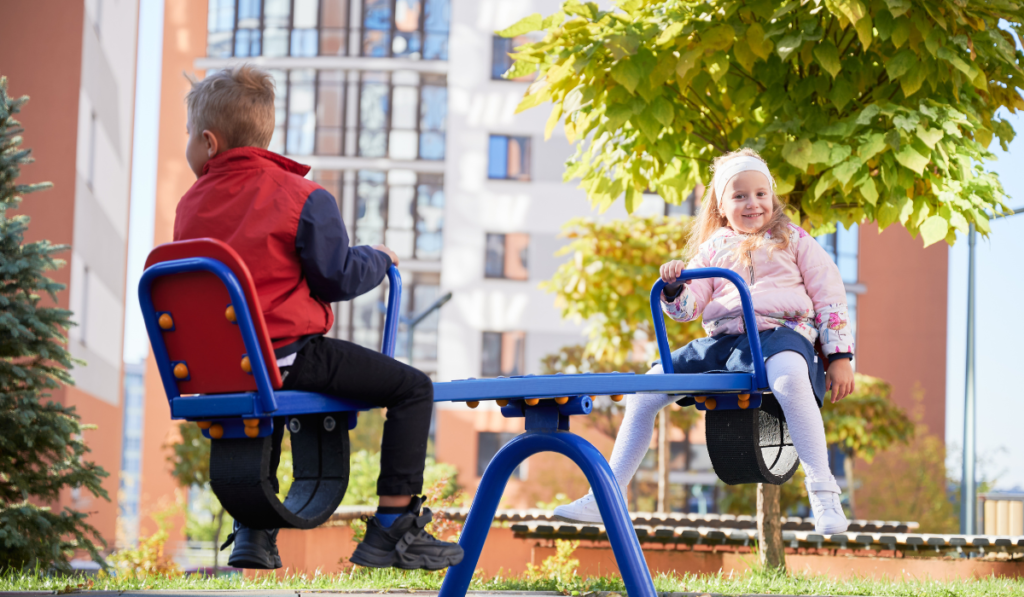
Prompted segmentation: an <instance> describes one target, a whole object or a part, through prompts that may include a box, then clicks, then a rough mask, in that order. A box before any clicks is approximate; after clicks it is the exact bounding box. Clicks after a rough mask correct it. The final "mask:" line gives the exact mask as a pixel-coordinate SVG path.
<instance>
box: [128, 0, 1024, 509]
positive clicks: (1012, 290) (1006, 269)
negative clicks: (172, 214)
mask: <svg viewBox="0 0 1024 597" xmlns="http://www.w3.org/2000/svg"><path fill="white" fill-rule="evenodd" d="M163 13H164V0H149V1H147V2H142V3H140V14H139V37H138V39H139V50H138V51H139V56H138V66H137V73H136V77H137V79H136V80H137V88H136V96H135V132H134V145H133V158H132V189H131V192H132V197H131V218H130V222H129V237H128V284H127V288H128V292H127V297H126V312H125V342H124V360H125V362H128V363H138V362H141V361H143V360H144V359H145V358H146V355H147V354H148V352H149V341H148V339H147V338H146V332H145V325H144V324H143V322H142V316H141V313H140V311H139V302H138V295H137V294H136V289H137V288H138V281H139V277H140V276H141V274H142V269H143V264H144V262H145V259H146V255H148V253H149V250H150V248H151V247H152V246H153V218H154V213H155V194H156V160H157V135H158V115H159V110H160V76H161V48H162V46H163ZM1004 116H1005V117H1006V118H1007V119H1008V120H1009V121H1010V123H1011V124H1012V125H1013V128H1014V130H1016V131H1018V132H1019V136H1018V138H1017V140H1016V141H1014V142H1013V143H1012V144H1011V146H1010V148H1009V151H1008V152H1003V151H1002V150H1001V149H999V148H998V145H997V144H996V143H993V147H992V149H993V150H994V152H995V153H996V155H997V157H998V160H997V161H996V162H993V163H992V164H991V166H990V168H991V169H992V170H993V171H995V172H996V173H998V174H999V177H1000V179H1001V180H1002V183H1003V187H1004V189H1005V190H1006V192H1007V194H1008V195H1009V197H1010V199H1009V204H1010V206H1011V207H1015V208H1016V207H1024V168H1022V166H1024V117H1021V116H1019V115H1018V116H1013V115H1010V114H1004ZM1022 256H1024V214H1021V215H1020V216H1017V217H1010V218H1006V219H1002V220H997V221H994V222H993V224H992V234H991V235H990V236H989V238H987V239H984V238H980V237H979V242H978V243H977V245H976V253H975V262H976V265H977V271H976V272H975V276H976V291H975V292H976V300H977V305H976V310H975V313H976V314H975V324H976V328H977V335H976V346H977V357H976V358H977V372H976V374H977V434H976V435H977V453H978V457H979V465H978V466H979V479H987V480H995V481H996V487H997V488H998V489H1012V488H1018V489H1021V490H1024V464H1022V463H1024V442H1020V441H1013V439H1014V438H1016V437H1018V435H1017V434H1019V433H1020V424H1021V421H1024V391H1022V390H1021V389H1019V388H1017V387H1016V386H1015V385H1013V384H1014V382H1013V379H1015V378H1016V376H1015V374H1014V373H1013V371H1015V370H1016V368H1017V367H1021V366H1022V363H1021V356H1022V352H1021V350H1020V347H1019V345H1018V344H1017V338H1018V336H1021V337H1024V316H1022V317H1017V316H1016V315H1014V314H1015V313H1017V309H1018V308H1019V305H1020V303H1021V300H1022V297H1024V276H1022V275H1021V272H1022V269H1021V257H1022ZM966 282H967V242H966V238H965V237H963V236H962V237H960V238H959V239H958V241H957V243H956V244H955V246H953V247H952V248H950V250H949V303H948V305H949V307H948V309H949V311H948V313H947V343H946V397H945V399H946V444H947V445H948V446H950V448H951V449H950V450H949V464H950V466H952V467H954V471H959V463H960V449H961V448H962V446H963V441H962V439H963V410H964V372H965V366H966V365H965V348H964V347H965V345H966V335H967V334H966V332H967V285H966ZM902 308H903V309H905V310H906V312H907V314H908V316H909V315H912V313H913V307H912V306H910V305H907V306H903V307H902ZM921 325H928V322H921ZM907 340H908V347H909V348H910V349H912V348H913V346H912V344H910V342H912V339H907Z"/></svg>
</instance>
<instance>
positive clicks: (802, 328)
mask: <svg viewBox="0 0 1024 597" xmlns="http://www.w3.org/2000/svg"><path fill="white" fill-rule="evenodd" d="M712 169H713V171H714V177H713V178H712V180H711V184H710V185H708V193H707V194H706V195H705V197H704V200H703V202H702V204H701V210H700V214H699V215H698V216H697V221H696V224H695V227H694V232H693V234H692V236H691V237H690V242H689V245H688V246H687V253H688V255H689V256H690V257H691V259H690V261H689V264H684V262H682V261H670V262H668V263H666V264H664V265H662V266H661V279H662V280H664V281H665V282H666V283H671V282H675V281H676V279H677V278H679V277H680V276H681V275H682V273H683V271H684V270H685V268H686V267H690V268H703V267H721V268H727V269H731V270H733V271H735V272H737V273H739V274H740V275H741V276H742V277H743V278H744V279H745V280H746V281H747V284H748V286H749V288H750V294H751V296H752V297H753V301H754V311H755V315H756V320H757V329H758V331H759V332H760V338H761V347H762V349H763V351H764V357H765V368H766V370H767V373H768V383H769V385H770V386H771V390H772V393H773V394H774V395H775V398H776V399H778V401H779V403H780V404H781V406H782V410H783V412H784V413H785V415H786V420H787V422H788V424H789V432H790V435H791V436H792V438H793V445H794V446H795V447H796V450H797V454H798V455H799V456H800V462H801V464H802V465H803V467H804V473H805V474H806V476H807V482H806V483H807V493H808V494H809V496H810V502H811V508H812V509H813V511H814V526H815V529H816V530H817V532H819V533H823V534H833V533H841V532H843V531H845V530H846V528H847V525H848V523H847V521H846V516H845V514H844V513H843V509H842V506H840V504H839V493H840V492H839V486H838V485H837V484H836V481H835V478H834V477H833V476H832V473H831V471H830V470H829V466H828V455H827V452H826V445H825V429H824V426H823V425H822V421H821V413H820V412H819V408H821V404H822V400H823V398H824V396H825V393H826V392H827V391H828V390H831V399H832V401H833V402H837V401H839V400H842V399H843V398H844V397H846V396H847V395H848V394H849V393H850V392H852V391H853V385H854V384H853V369H852V368H851V365H850V359H851V358H852V357H853V333H852V331H851V330H850V328H849V325H848V316H847V310H846V291H845V289H844V288H843V280H842V278H841V277H840V275H839V268H837V267H836V265H835V264H834V263H833V262H832V260H831V259H830V258H829V256H828V254H827V253H825V250H824V249H823V248H822V247H821V245H819V244H818V243H817V242H816V241H815V240H814V239H813V238H811V237H810V235H808V234H807V233H806V232H804V231H803V230H802V229H800V228H799V227H798V226H796V225H794V224H792V223H791V222H790V221H789V218H787V217H786V215H785V213H784V212H783V209H782V203H780V202H779V199H778V197H776V196H775V190H774V189H775V181H774V179H773V178H772V175H771V173H770V172H769V171H768V167H767V165H766V164H765V162H764V160H763V159H761V157H760V156H759V155H757V153H756V152H754V151H753V150H751V149H741V150H739V151H734V152H732V153H728V154H725V155H723V156H720V157H719V158H717V159H716V160H715V162H714V165H713V166H712ZM661 301H662V302H661V307H662V309H663V310H664V311H665V313H666V314H668V316H669V317H671V318H672V319H674V320H676V321H692V320H694V319H696V318H697V317H700V316H701V315H703V316H704V322H703V325H704V330H705V332H707V334H708V337H707V338H701V339H699V340H694V341H693V342H690V343H689V344H687V345H686V346H684V347H683V348H681V349H679V350H676V351H675V352H673V353H672V364H673V366H674V367H675V371H676V372H677V373H700V372H705V371H723V370H731V371H750V370H751V369H752V368H753V364H752V362H751V353H750V345H749V343H748V342H747V336H746V330H745V328H744V322H743V316H742V312H741V309H740V297H739V293H738V292H737V291H736V289H735V287H734V286H733V285H732V284H731V283H730V282H728V281H726V280H722V279H717V278H714V279H703V280H693V281H689V282H686V283H685V284H684V285H683V286H681V287H680V288H679V289H678V290H676V292H675V293H674V294H673V295H672V296H666V295H665V294H664V292H663V293H662V296H661ZM816 340H820V341H821V344H822V349H823V351H824V353H825V355H827V356H828V358H829V361H830V366H829V369H828V374H826V373H825V371H824V368H823V367H822V364H821V363H820V362H819V361H818V358H817V357H816V356H815V352H814V346H813V345H814V342H815V341H816ZM649 373H661V365H660V364H659V365H656V366H655V367H654V368H653V369H652V370H651V371H650V372H649ZM629 398H630V399H629V400H628V402H627V403H626V415H625V418H624V419H623V421H622V427H621V429H620V430H619V436H618V438H617V439H616V441H615V448H614V449H613V450H612V457H611V468H612V471H613V472H614V473H615V477H616V480H617V481H618V482H619V486H620V488H621V489H622V493H623V495H625V493H626V490H625V487H626V485H627V484H628V483H629V480H630V479H632V477H633V475H634V474H635V473H636V470H637V467H639V466H640V461H641V460H642V459H643V457H644V454H646V453H647V448H648V446H649V445H650V443H651V436H652V434H653V432H654V420H655V417H656V415H657V413H658V411H659V410H661V409H662V408H665V407H666V406H668V405H670V404H672V403H673V402H675V401H676V399H677V398H678V396H668V395H665V394H643V395H633V396H630V397H629ZM679 402H680V404H682V405H684V406H687V405H690V404H693V398H690V397H687V398H684V399H683V400H680V401H679ZM555 517H556V518H559V519H562V520H567V521H569V522H589V523H601V515H600V513H599V512H598V509H597V502H596V501H595V500H594V496H593V494H592V493H591V494H589V495H587V496H585V497H582V498H580V499H578V500H576V501H575V502H573V503H572V504H568V505H566V506H560V507H558V508H555Z"/></svg>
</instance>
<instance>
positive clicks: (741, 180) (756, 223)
mask: <svg viewBox="0 0 1024 597" xmlns="http://www.w3.org/2000/svg"><path fill="white" fill-rule="evenodd" d="M722 196H723V197H724V198H723V199H722V202H721V204H720V206H721V207H720V209H721V212H722V214H723V215H724V216H725V219H727V220H728V221H729V226H731V227H732V229H733V230H735V231H736V232H740V233H743V234H750V233H753V232H757V231H758V230H760V229H761V228H762V227H763V226H764V225H765V224H767V223H768V221H769V220H770V219H771V217H772V198H773V197H774V193H773V192H772V185H771V183H770V182H769V181H768V179H767V178H765V176H764V174H761V173H760V172H757V171H756V170H746V171H744V172H740V173H739V174H737V175H736V176H733V177H732V178H731V179H730V180H729V182H728V183H726V185H725V190H724V192H723V193H722Z"/></svg>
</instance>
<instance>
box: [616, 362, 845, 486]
mask: <svg viewBox="0 0 1024 597" xmlns="http://www.w3.org/2000/svg"><path fill="white" fill-rule="evenodd" d="M765 369H766V370H767V372H768V385H769V387H771V389H772V393H773V394H775V398H776V399H777V400H778V401H779V404H780V405H782V411H783V412H784V413H785V414H786V422H787V423H788V425H789V434H790V436H792V438H793V446H794V447H796V452H797V455H799V456H800V463H801V464H802V465H803V467H804V474H806V475H807V478H808V479H810V480H812V481H824V480H828V479H831V478H832V473H831V471H830V470H829V468H828V451H827V447H826V444H825V426H824V424H822V422H821V412H820V411H819V410H818V403H817V402H816V401H815V399H814V390H813V389H812V388H811V381H810V379H809V377H808V372H807V361H806V360H804V357H803V356H802V355H800V354H799V353H797V352H793V351H788V350H787V351H784V352H780V353H778V354H776V355H774V356H772V357H771V358H769V359H768V360H767V361H765ZM660 373H661V365H660V364H658V365H655V366H654V368H653V369H651V370H650V371H648V375H650V374H660ZM678 398H679V397H678V396H669V395H667V394H633V395H631V396H627V397H626V416H625V418H624V419H623V420H622V426H621V427H620V428H619V435H618V436H617V437H616V438H615V447H614V448H613V449H612V457H611V467H612V472H613V473H615V480H616V481H618V482H619V486H620V487H625V486H626V485H628V484H629V481H630V480H631V479H632V478H633V475H634V474H636V470H637V468H639V467H640V461H641V460H643V457H644V455H645V454H647V449H648V447H649V446H650V445H651V437H652V436H653V435H654V421H655V418H656V417H657V415H658V411H660V410H661V409H663V408H665V407H666V406H668V405H670V404H672V403H673V402H675V401H676V400H677V399H678Z"/></svg>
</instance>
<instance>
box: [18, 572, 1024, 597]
mask: <svg viewBox="0 0 1024 597" xmlns="http://www.w3.org/2000/svg"><path fill="white" fill-rule="evenodd" d="M442 580H444V575H443V573H431V572H422V571H411V572H406V571H401V570H368V569H365V568H359V569H356V570H355V571H354V572H351V573H339V574H333V575H326V574H322V575H301V574H300V575H290V576H287V577H285V578H283V579H278V578H277V577H275V576H273V575H268V576H262V577H259V578H244V577H242V576H238V575H233V576H221V577H217V578H211V577H205V576H199V575H188V576H181V577H177V578H165V577H159V576H156V577H146V578H142V579H135V578H93V579H91V584H90V581H89V580H84V579H83V578H82V577H65V576H41V575H36V574H34V573H31V572H27V573H18V572H7V573H4V574H2V575H0V591H40V590H43V591H46V590H49V591H60V592H67V591H69V590H75V589H77V590H84V591H88V590H97V591H99V590H115V591H118V590H119V591H125V590H143V589H146V590H156V589H170V590H212V589H247V590H253V589H262V590H268V589H330V590H338V591H343V590H355V589H369V590H381V589H420V590H436V589H438V588H440V586H441V581H442ZM654 584H655V586H656V587H657V589H658V591H672V592H684V591H695V592H710V593H722V594H725V595H742V594H749V593H768V594H788V595H870V596H877V597H890V596H892V597H982V596H984V597H1004V596H1005V597H1009V596H1014V597H1016V596H1019V595H1024V580H1021V579H1007V578H987V579H980V580H966V581H951V582H939V581H930V580H913V579H901V580H895V581H878V580H867V579H861V580H832V579H829V578H828V577H825V576H808V575H802V574H792V575H789V576H786V575H781V574H771V573H766V572H759V571H752V572H748V573H746V574H743V575H733V576H729V575H720V574H707V575H693V574H684V575H672V576H668V575H660V576H658V577H656V578H655V579H654ZM470 589H471V590H476V591H558V592H561V593H564V594H567V595H581V594H585V593H588V592H592V591H616V592H624V587H623V585H622V580H621V579H620V578H619V577H617V576H606V577H600V578H588V579H583V578H579V577H574V578H572V579H568V582H564V583H563V582H560V581H558V580H556V579H548V578H534V579H529V578H526V577H525V576H520V577H513V578H509V577H497V578H492V579H487V580H484V579H480V578H477V579H474V581H473V585H472V586H471V587H470Z"/></svg>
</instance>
